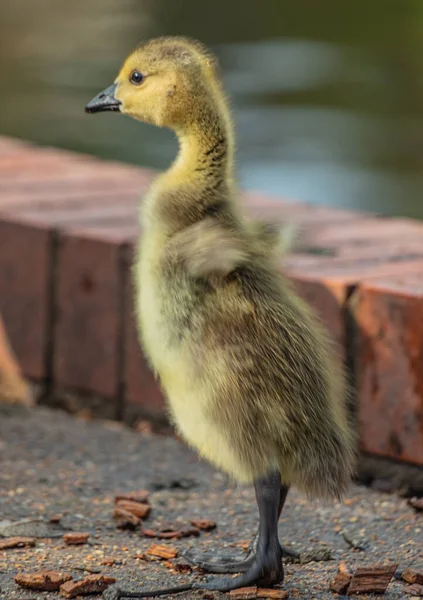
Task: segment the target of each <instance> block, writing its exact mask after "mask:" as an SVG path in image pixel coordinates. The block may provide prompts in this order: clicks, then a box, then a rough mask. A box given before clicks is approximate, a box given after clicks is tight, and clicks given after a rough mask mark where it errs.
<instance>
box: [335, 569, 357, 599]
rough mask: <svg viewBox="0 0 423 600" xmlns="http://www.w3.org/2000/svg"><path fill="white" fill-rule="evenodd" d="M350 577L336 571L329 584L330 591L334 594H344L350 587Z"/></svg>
mask: <svg viewBox="0 0 423 600" xmlns="http://www.w3.org/2000/svg"><path fill="white" fill-rule="evenodd" d="M351 579H352V575H350V574H349V573H342V572H340V571H338V573H337V575H336V577H335V579H334V580H333V581H332V582H331V584H330V589H331V591H332V592H335V593H336V594H343V595H344V594H346V593H347V590H348V586H349V585H350V582H351Z"/></svg>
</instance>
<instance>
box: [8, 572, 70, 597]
mask: <svg viewBox="0 0 423 600" xmlns="http://www.w3.org/2000/svg"><path fill="white" fill-rule="evenodd" d="M71 579H72V575H70V574H69V573H62V572H59V571H36V572H34V573H18V574H17V575H16V577H15V581H16V583H17V584H18V585H20V586H22V587H24V588H27V589H30V590H38V591H39V592H57V590H58V589H59V588H60V586H61V585H62V584H63V583H65V582H66V581H70V580H71Z"/></svg>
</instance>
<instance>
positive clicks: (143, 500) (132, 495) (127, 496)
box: [115, 490, 149, 504]
mask: <svg viewBox="0 0 423 600" xmlns="http://www.w3.org/2000/svg"><path fill="white" fill-rule="evenodd" d="M148 496H149V492H148V491H147V490H136V491H134V492H123V493H121V494H119V495H118V496H115V504H117V503H118V502H120V501H121V500H129V501H130V502H139V503H140V504H148Z"/></svg>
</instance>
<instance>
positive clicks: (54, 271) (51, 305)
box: [44, 229, 60, 398]
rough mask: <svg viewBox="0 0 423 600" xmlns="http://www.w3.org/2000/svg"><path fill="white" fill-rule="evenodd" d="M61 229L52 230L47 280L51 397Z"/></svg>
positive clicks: (47, 378)
mask: <svg viewBox="0 0 423 600" xmlns="http://www.w3.org/2000/svg"><path fill="white" fill-rule="evenodd" d="M59 237H60V234H59V230H57V229H53V230H52V232H51V242H50V253H49V265H48V282H47V307H48V318H47V331H46V350H45V356H44V369H45V392H44V394H45V397H46V398H49V397H51V395H52V394H53V388H54V374H53V369H54V353H55V328H56V321H57V316H58V313H57V289H58V254H59Z"/></svg>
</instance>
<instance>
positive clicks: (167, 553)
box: [146, 544, 178, 560]
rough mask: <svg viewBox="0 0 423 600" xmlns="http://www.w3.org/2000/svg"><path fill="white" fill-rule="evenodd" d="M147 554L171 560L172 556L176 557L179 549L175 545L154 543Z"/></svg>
mask: <svg viewBox="0 0 423 600" xmlns="http://www.w3.org/2000/svg"><path fill="white" fill-rule="evenodd" d="M146 554H147V555H150V556H156V557H157V558H164V559H166V560H169V559H170V558H176V557H177V556H178V551H177V549H176V548H174V547H173V546H161V545H160V544H152V545H151V546H150V548H149V549H148V550H147V551H146Z"/></svg>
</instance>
